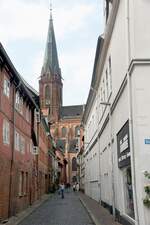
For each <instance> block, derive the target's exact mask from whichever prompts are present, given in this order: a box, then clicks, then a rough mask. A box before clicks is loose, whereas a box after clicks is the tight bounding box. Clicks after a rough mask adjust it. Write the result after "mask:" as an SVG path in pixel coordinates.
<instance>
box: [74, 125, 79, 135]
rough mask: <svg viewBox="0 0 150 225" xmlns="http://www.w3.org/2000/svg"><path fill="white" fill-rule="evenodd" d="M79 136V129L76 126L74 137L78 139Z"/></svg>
mask: <svg viewBox="0 0 150 225" xmlns="http://www.w3.org/2000/svg"><path fill="white" fill-rule="evenodd" d="M79 136H80V127H79V126H76V127H75V137H79Z"/></svg>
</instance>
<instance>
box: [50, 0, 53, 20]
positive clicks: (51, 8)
mask: <svg viewBox="0 0 150 225" xmlns="http://www.w3.org/2000/svg"><path fill="white" fill-rule="evenodd" d="M52 11H53V7H52V0H50V19H51V20H52Z"/></svg>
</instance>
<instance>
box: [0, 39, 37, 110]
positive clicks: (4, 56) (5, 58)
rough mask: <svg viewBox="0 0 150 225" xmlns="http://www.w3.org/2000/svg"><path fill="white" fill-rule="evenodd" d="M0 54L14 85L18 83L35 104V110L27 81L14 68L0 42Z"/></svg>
mask: <svg viewBox="0 0 150 225" xmlns="http://www.w3.org/2000/svg"><path fill="white" fill-rule="evenodd" d="M0 55H1V61H2V63H3V64H4V65H5V64H6V65H7V67H8V69H9V70H10V71H11V73H12V75H13V76H14V79H15V81H16V85H18V84H20V87H21V88H23V90H24V92H25V93H26V95H27V96H28V98H29V99H30V101H31V102H32V104H33V105H34V106H35V108H36V109H37V110H39V107H38V105H37V104H36V102H35V100H34V99H33V98H32V96H31V94H30V92H29V90H28V89H27V86H26V84H27V82H24V79H23V78H22V77H21V75H20V74H19V73H18V71H17V70H16V68H15V67H14V65H13V63H12V61H11V60H10V58H9V56H8V54H7V53H6V51H5V49H4V47H3V45H2V43H1V42H0Z"/></svg>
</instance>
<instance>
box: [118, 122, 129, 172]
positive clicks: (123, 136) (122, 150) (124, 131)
mask: <svg viewBox="0 0 150 225" xmlns="http://www.w3.org/2000/svg"><path fill="white" fill-rule="evenodd" d="M117 148H118V167H119V168H122V167H125V166H128V165H130V138H129V121H127V122H126V123H125V124H124V126H123V127H122V128H121V130H120V131H119V132H118V134H117Z"/></svg>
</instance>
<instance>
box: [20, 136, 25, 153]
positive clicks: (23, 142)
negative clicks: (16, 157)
mask: <svg viewBox="0 0 150 225" xmlns="http://www.w3.org/2000/svg"><path fill="white" fill-rule="evenodd" d="M19 144H20V152H22V153H25V139H24V137H22V136H21V135H20V143H19Z"/></svg>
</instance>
